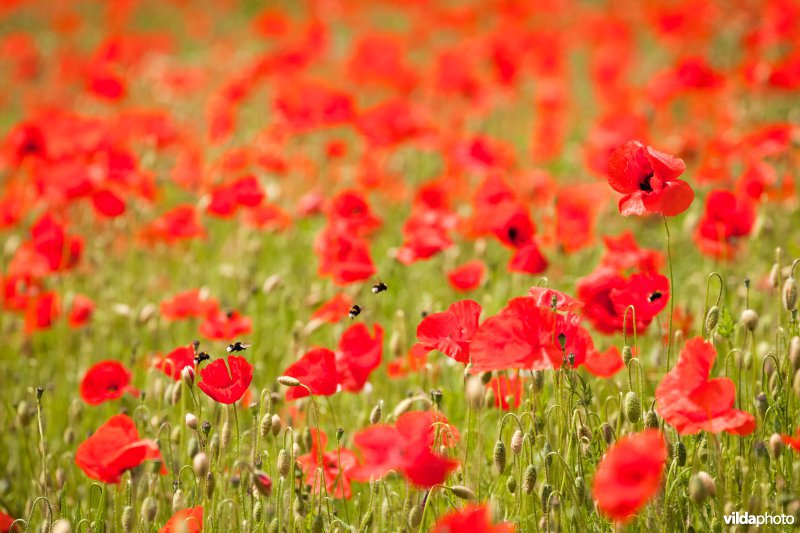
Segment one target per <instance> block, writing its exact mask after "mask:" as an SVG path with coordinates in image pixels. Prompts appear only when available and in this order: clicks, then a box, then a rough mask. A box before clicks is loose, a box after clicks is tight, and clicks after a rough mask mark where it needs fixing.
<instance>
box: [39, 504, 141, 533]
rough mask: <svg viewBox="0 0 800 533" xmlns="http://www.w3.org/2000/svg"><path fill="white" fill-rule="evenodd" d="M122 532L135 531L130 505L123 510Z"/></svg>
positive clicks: (129, 532)
mask: <svg viewBox="0 0 800 533" xmlns="http://www.w3.org/2000/svg"><path fill="white" fill-rule="evenodd" d="M54 531H55V528H54ZM122 531H124V532H125V533H131V531H133V507H131V506H130V505H126V506H125V508H124V509H123V510H122Z"/></svg>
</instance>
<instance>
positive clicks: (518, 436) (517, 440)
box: [511, 430, 523, 455]
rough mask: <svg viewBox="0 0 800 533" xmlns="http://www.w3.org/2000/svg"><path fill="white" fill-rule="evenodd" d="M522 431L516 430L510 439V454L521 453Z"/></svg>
mask: <svg viewBox="0 0 800 533" xmlns="http://www.w3.org/2000/svg"><path fill="white" fill-rule="evenodd" d="M522 439H523V437H522V431H520V430H516V431H515V432H514V435H512V437H511V453H513V454H514V455H519V454H520V452H522Z"/></svg>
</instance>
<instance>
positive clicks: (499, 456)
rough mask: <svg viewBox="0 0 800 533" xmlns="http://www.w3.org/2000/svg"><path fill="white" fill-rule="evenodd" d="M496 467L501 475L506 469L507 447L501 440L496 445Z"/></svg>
mask: <svg viewBox="0 0 800 533" xmlns="http://www.w3.org/2000/svg"><path fill="white" fill-rule="evenodd" d="M494 467H495V468H496V469H497V472H498V473H500V474H502V473H503V471H504V470H505V469H506V445H505V444H503V441H501V440H498V441H497V443H496V444H495V445H494Z"/></svg>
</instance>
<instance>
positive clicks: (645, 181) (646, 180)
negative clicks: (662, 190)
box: [639, 172, 653, 192]
mask: <svg viewBox="0 0 800 533" xmlns="http://www.w3.org/2000/svg"><path fill="white" fill-rule="evenodd" d="M652 178H653V173H652V172H651V173H649V174H647V175H646V176H644V177H642V179H641V181H639V189H640V190H642V191H644V192H653V186H652V185H650V180H651V179H652Z"/></svg>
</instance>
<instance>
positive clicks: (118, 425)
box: [75, 415, 167, 483]
mask: <svg viewBox="0 0 800 533" xmlns="http://www.w3.org/2000/svg"><path fill="white" fill-rule="evenodd" d="M151 459H157V460H159V461H161V474H166V473H167V469H166V467H165V466H164V460H163V459H162V458H161V452H160V451H159V450H158V444H157V443H156V442H155V441H153V440H147V439H140V438H139V432H138V431H137V429H136V424H135V423H134V422H133V419H132V418H131V417H129V416H128V415H114V416H112V417H111V418H110V419H109V420H108V422H106V423H105V424H103V425H102V426H100V427H99V428H97V431H95V432H94V433H93V434H92V436H91V437H89V438H88V439H86V440H85V441H83V442H82V443H81V444H80V446H78V449H77V450H76V452H75V464H77V465H78V467H80V469H81V470H83V472H84V473H85V474H86V475H87V476H89V477H90V478H92V479H96V480H97V481H101V482H103V483H119V481H120V478H121V477H122V474H123V473H124V472H125V471H126V470H129V469H131V468H135V467H137V466H139V465H140V464H142V463H143V462H144V461H147V460H151Z"/></svg>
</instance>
